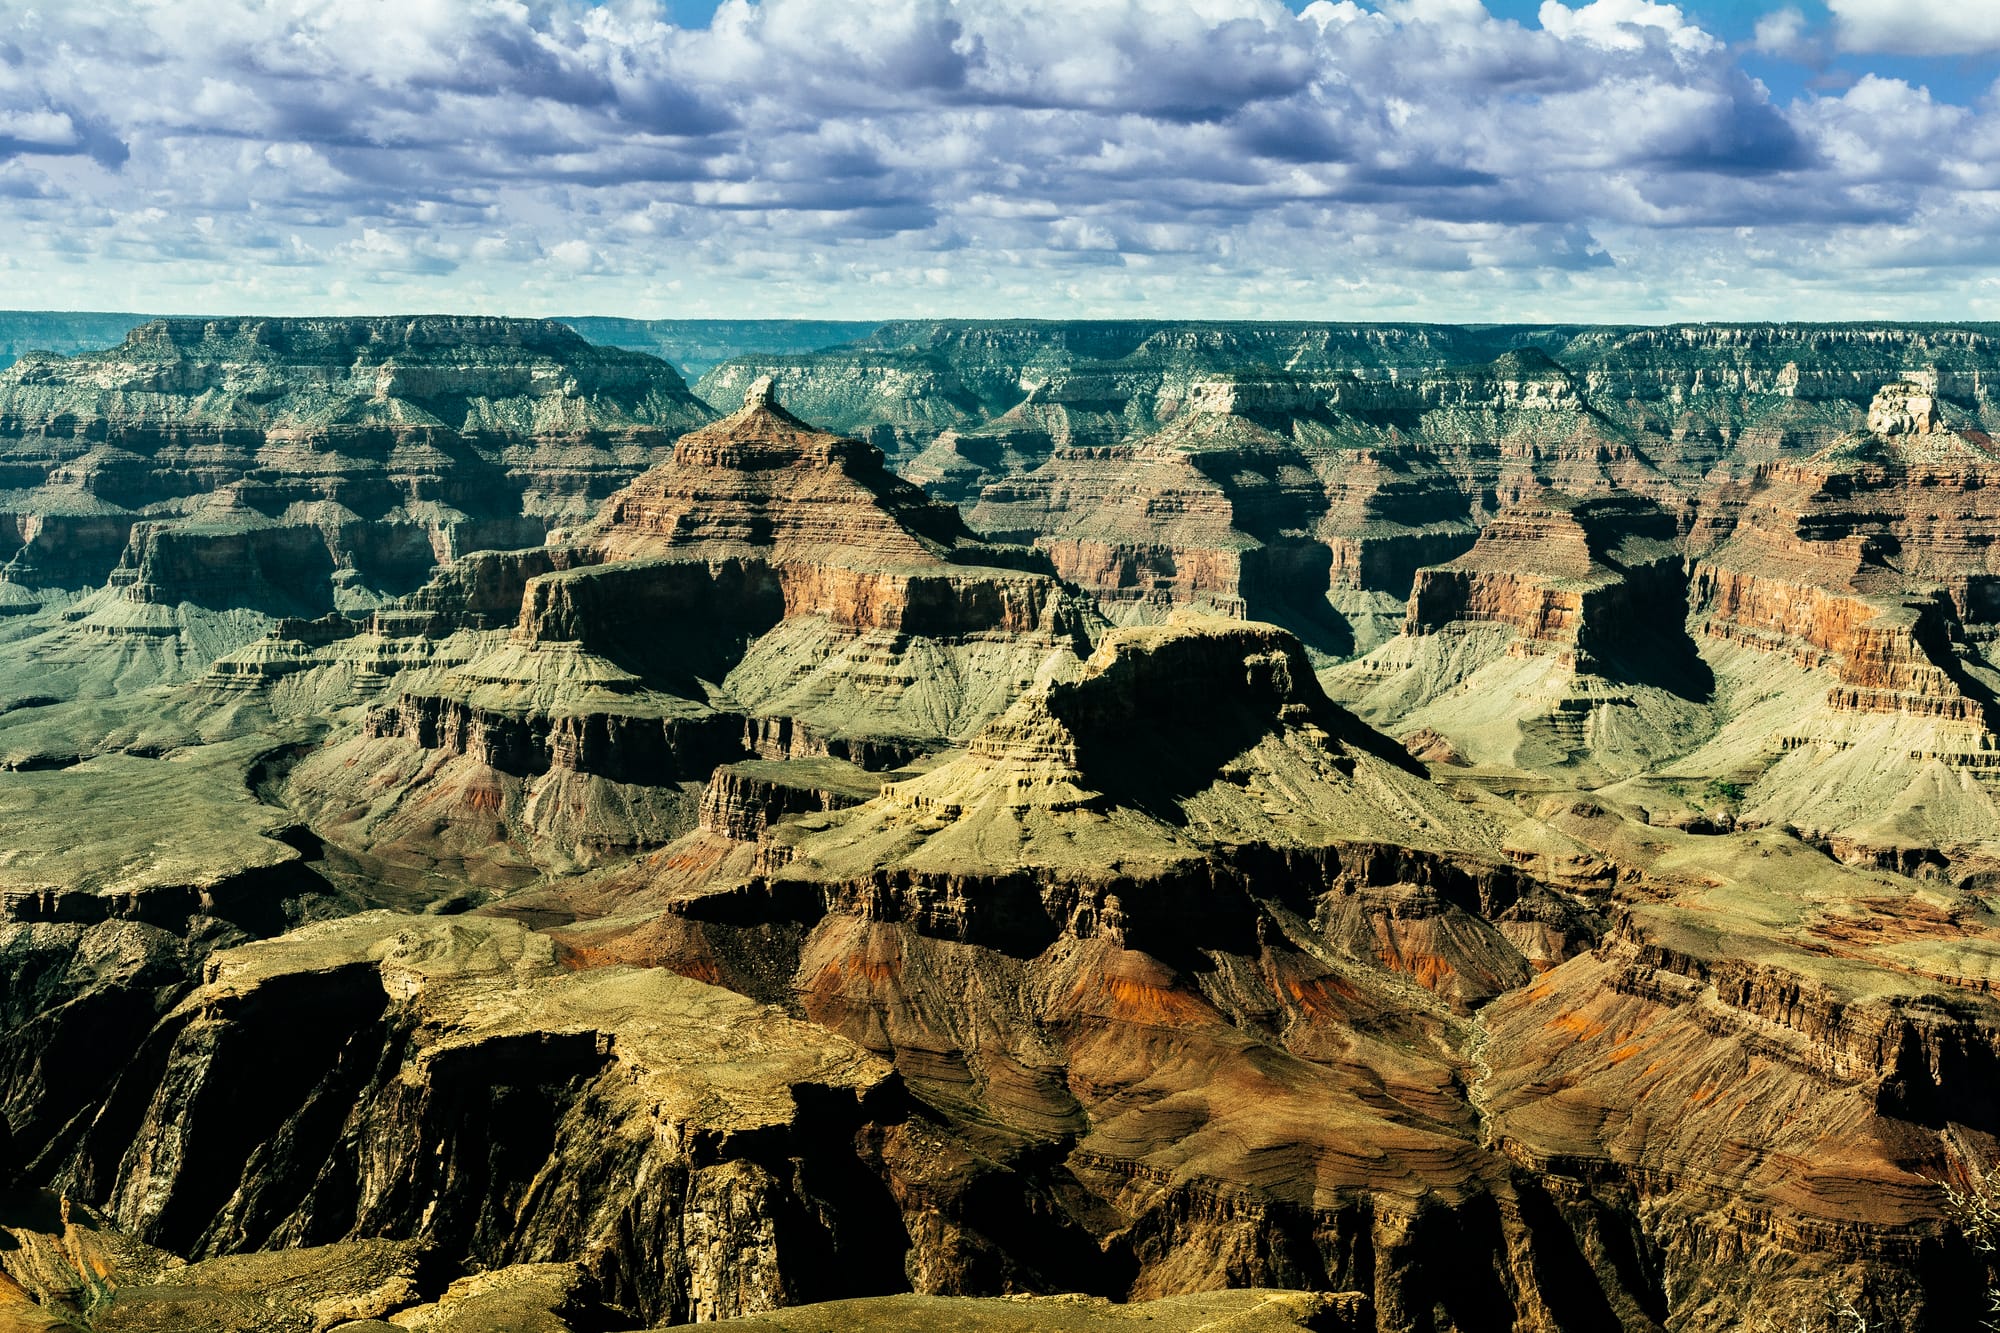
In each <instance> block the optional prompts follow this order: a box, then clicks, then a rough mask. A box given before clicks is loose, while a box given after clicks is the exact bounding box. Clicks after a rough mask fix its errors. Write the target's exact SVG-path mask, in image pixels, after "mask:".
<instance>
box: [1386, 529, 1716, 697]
mask: <svg viewBox="0 0 2000 1333" xmlns="http://www.w3.org/2000/svg"><path fill="white" fill-rule="evenodd" d="M1675 535H1676V533H1675V523H1674V519H1673V517H1672V516H1671V515H1669V514H1667V513H1666V512H1665V511H1664V510H1662V509H1660V508H1659V507H1658V506H1657V505H1654V504H1652V503H1651V502H1650V501H1646V500H1641V499H1637V498H1635V497H1626V496H1591V497H1572V496H1565V495H1560V494H1557V493H1555V492H1548V493H1545V494H1543V495H1541V496H1538V497H1536V498H1535V499H1533V500H1530V501H1525V502H1523V503H1520V504H1516V505H1513V506H1511V507H1509V508H1507V509H1504V510H1502V511H1501V512H1500V513H1499V514H1498V515H1496V516H1495V517H1494V519H1493V521H1492V522H1490V523H1489V524H1487V526H1486V527H1485V529H1484V530H1483V531H1481V533H1480V534H1479V539H1478V540H1477V541H1476V542H1474V543H1473V546H1472V549H1471V550H1470V551H1467V552H1466V553H1465V554H1464V555H1461V556H1459V557H1458V558H1457V559H1455V560H1452V561H1450V562H1449V563H1447V564H1443V565H1437V566H1433V567H1432V568H1429V569H1423V570H1419V571H1418V572H1417V576H1416V584H1415V587H1414V588H1413V590H1412V591H1411V593H1410V604H1409V611H1408V614H1407V617H1406V619H1405V621H1404V627H1403V632H1404V633H1405V634H1408V635H1412V636H1421V635H1427V634H1435V633H1437V632H1439V631H1441V630H1443V629H1444V628H1446V627H1447V626H1449V625H1451V624H1453V623H1454V622H1468V621H1469V622H1492V623H1496V624H1502V625H1507V626H1510V627H1512V628H1513V629H1515V630H1517V631H1519V633H1520V634H1521V635H1522V642H1520V643H1518V644H1517V647H1521V648H1523V649H1524V650H1526V651H1549V652H1554V653H1556V654H1558V655H1559V656H1560V657H1561V658H1562V659H1563V660H1565V661H1566V662H1568V663H1569V664H1571V665H1573V666H1575V667H1576V668H1577V669H1579V670H1590V669H1592V668H1593V667H1594V666H1595V665H1596V664H1597V659H1598V657H1599V656H1601V655H1602V654H1603V653H1604V652H1605V651H1607V650H1615V649H1616V647H1617V646H1618V643H1619V640H1620V639H1621V637H1622V636H1624V635H1627V634H1629V633H1630V632H1631V631H1632V630H1633V629H1634V628H1635V627H1636V626H1637V625H1638V623H1639V622H1640V621H1642V620H1644V619H1647V618H1653V617H1657V616H1659V615H1660V614H1661V611H1662V608H1663V606H1664V607H1665V608H1666V609H1668V610H1669V611H1677V610H1678V609H1679V607H1680V605H1681V562H1680V555H1679V552H1678V550H1677V548H1676V546H1675V540H1674V539H1675Z"/></svg>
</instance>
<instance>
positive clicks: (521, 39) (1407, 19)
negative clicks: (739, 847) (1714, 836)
mask: <svg viewBox="0 0 2000 1333" xmlns="http://www.w3.org/2000/svg"><path fill="white" fill-rule="evenodd" d="M1831 7H1832V11H1833V15H1834V20H1835V25H1836V26H1835V36H1836V37H1837V40H1838V42H1839V43H1840V44H1841V45H1842V47H1844V48H1846V49H1855V50H1859V49H1873V50H1883V51H1905V52H1912V53H1923V52H1931V51H1944V50H1949V51H1953V52H1966V51H1974V50H1980V49H1986V48H1985V47H1983V46H1981V45H1980V44H1981V43H1987V44H1988V45H2000V29H1995V28H1994V27H1993V24H1992V23H1990V22H1987V21H1986V20H1985V19H1984V18H1983V17H1981V15H1980V13H1978V12H1976V11H1978V10H1979V7H1978V6H1971V5H1965V4H1958V3H1954V4H1947V3H1946V0H1895V3H1893V4H1892V3H1890V2H1889V0H1832V4H1831ZM0 14H4V15H5V16H6V22H5V23H4V24H0V220H4V222H5V224H6V231H7V235H8V236H9V238H10V242H9V244H8V245H7V246H5V247H0V304H6V305H13V306H51V305H54V306H70V307H85V306H89V307H100V308H102V307H110V308H138V309H149V310H161V309H172V310H218V311H220V310H271V311H279V310H306V309H311V310H347V309H355V310H382V309H420V308H421V309H439V308H446V309H487V310H500V311H509V312H517V313H526V312H536V311H539V312H563V313H622V314H635V315H647V316H673V315H698V314H729V315H816V314H829V315H856V316H873V315H884V314H891V313H964V314H1001V313H1017V314H1044V315H1076V314H1100V315H1129V314H1141V313H1152V314H1202V315H1213V316H1226V315H1241V316H1262V317H1297V318H1344V317H1357V318H1362V317H1366V318H1429V319H1466V320H1476V319H1635V320H1666V319H1678V318H1735V317H1790V318H1827V317H1834V316H1841V315H1855V316H1860V315H1874V314H1897V315H1905V316H1932V317H1940V318H1968V317H1980V316H1984V317H1988V318H1992V317H1996V316H2000V284H1996V282H1995V280H1994V278H1993V277H1992V276H1990V275H1991V274H1992V273H1993V272H1994V271H1995V265H1996V263H1997V262H2000V107H1996V105H1995V104H1994V100H1993V99H1992V98H1991V97H1990V96H1989V98H1988V99H1987V101H1986V102H1983V103H1982V104H1980V105H1977V106H1959V105H1953V104H1950V103H1948V102H1944V101H1939V100H1934V99H1933V98H1932V97H1931V96H1930V94H1929V93H1928V92H1927V91H1926V90H1924V89H1922V88H1920V87H1915V86H1912V85H1911V84H1910V83H1908V82H1904V81H1902V80H1899V79H1892V78H1885V77H1877V76H1869V77H1864V78H1862V79H1860V80H1859V81H1858V82H1856V83H1855V84H1854V85H1853V86H1852V87H1850V88H1848V89H1847V90H1845V91H1844V92H1842V93H1840V94H1839V95H1831V94H1826V95H1822V94H1811V93H1809V94H1805V95H1803V96H1801V97H1800V98H1798V99H1796V100H1792V101H1788V102H1784V103H1780V102H1779V101H1777V100H1775V99H1774V98H1773V97H1772V96H1771V94H1770V93H1769V92H1768V90H1767V89H1766V88H1765V87H1764V85H1762V84H1761V83H1759V82H1758V81H1757V80H1755V79H1754V78H1752V77H1751V76H1750V75H1749V74H1748V73H1747V72H1746V71H1745V69H1744V68H1743V65H1742V63H1741V59H1742V56H1743V52H1741V51H1738V50H1736V49H1733V48H1732V47H1731V46H1730V45H1729V44H1728V43H1725V42H1724V41H1722V40H1721V39H1719V38H1718V37H1716V36H1715V35H1713V34H1711V33H1709V32H1706V31H1704V30H1703V29H1702V28H1701V27H1700V26H1698V25H1697V24H1696V23H1695V22H1694V21H1693V20H1692V19H1691V18H1690V17H1689V16H1688V15H1687V14H1686V13H1685V12H1684V11H1683V10H1682V9H1680V8H1679V7H1676V6H1674V5H1669V4H1657V3H1651V2H1650V0H1591V2H1590V3H1576V2H1575V0H1570V2H1569V3H1565V0H1547V3H1544V4H1542V5H1541V6H1540V10H1539V13H1538V14H1537V15H1536V16H1535V21H1533V22H1517V21H1512V20H1502V19H1499V18H1495V17H1494V16H1492V15H1491V14H1489V13H1488V11H1487V10H1486V9H1485V8H1484V7H1483V6H1482V5H1481V4H1480V3H1479V0H1377V3H1375V4H1373V5H1362V4H1358V3H1356V2H1355V0H1315V2H1314V3H1312V4H1309V5H1307V6H1306V7H1305V8H1304V10H1303V12H1300V13H1293V12H1292V11H1291V10H1290V9H1288V8H1286V7H1284V6H1282V5H1280V4H1278V3H1276V2H1275V0H1082V2H1080V0H959V2H958V3H953V2H952V0H762V3H757V4H751V3H748V2H747V0H725V3H723V4H722V5H721V6H720V8H719V9H718V10H717V11H716V13H715V15H714V18H713V20H712V21H711V22H710V23H709V24H708V26H706V27H703V28H682V27H677V26H675V25H674V24H673V23H672V22H670V21H669V11H668V10H666V9H665V8H663V7H662V5H661V4H659V3H657V2H656V0H611V2H610V3H605V4H601V5H586V4H582V3H564V2H562V0H172V2H171V3H169V2H168V0H108V2H106V3H94V4H91V5H87V6H55V5H46V6H28V5H22V4H16V3H13V2H12V0H0ZM1896 15H1901V16H1903V18H1902V19H1901V20H1898V21H1895V22H1892V21H1891V20H1892V18H1893V17H1894V16H1896ZM1912 16H1914V18H1912ZM1817 40H1818V38H1817V37H1816V36H1815V35H1814V34H1813V33H1811V32H1809V31H1808V24H1807V22H1806V19H1805V17H1804V16H1803V15H1802V14H1801V13H1800V12H1799V11H1798V10H1797V9H1796V8H1791V9H1780V8H1778V7H1776V6H1774V7H1773V9H1772V12H1771V14H1770V15H1769V16H1768V17H1767V21H1766V22H1765V23H1762V24H1760V25H1759V26H1758V29H1757V36H1756V39H1755V42H1754V43H1746V44H1745V45H1746V47H1751V48H1753V49H1755V50H1756V51H1759V52H1762V53H1765V54H1776V55H1782V54H1784V53H1785V52H1786V51H1787V50H1793V49H1802V48H1804V47H1806V46H1809V45H1811V44H1813V43H1814V42H1816V41H1817ZM1871 43H1872V44H1873V45H1872V46H1871V45H1870V44H1871Z"/></svg>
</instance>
